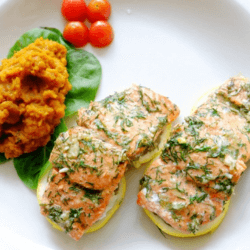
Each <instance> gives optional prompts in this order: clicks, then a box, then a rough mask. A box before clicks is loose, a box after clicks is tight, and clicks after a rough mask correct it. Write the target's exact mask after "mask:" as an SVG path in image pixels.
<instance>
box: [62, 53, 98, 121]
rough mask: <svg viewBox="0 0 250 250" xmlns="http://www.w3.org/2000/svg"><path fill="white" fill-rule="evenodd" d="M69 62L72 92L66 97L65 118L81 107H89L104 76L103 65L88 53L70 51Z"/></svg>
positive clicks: (68, 54)
mask: <svg viewBox="0 0 250 250" xmlns="http://www.w3.org/2000/svg"><path fill="white" fill-rule="evenodd" d="M67 62H68V65H67V69H68V72H69V81H70V82H71V84H72V90H71V91H69V93H68V95H67V97H66V101H65V104H66V107H67V108H66V111H65V116H69V115H71V114H73V113H75V112H76V111H77V110H78V109H79V108H81V107H88V105H89V103H90V102H91V101H92V100H94V99H95V96H96V93H97V90H98V87H99V84H100V82H101V75H102V68H101V64H100V63H99V61H98V60H97V59H96V57H95V56H93V55H92V54H91V53H89V52H87V51H84V50H69V51H68V53H67Z"/></svg>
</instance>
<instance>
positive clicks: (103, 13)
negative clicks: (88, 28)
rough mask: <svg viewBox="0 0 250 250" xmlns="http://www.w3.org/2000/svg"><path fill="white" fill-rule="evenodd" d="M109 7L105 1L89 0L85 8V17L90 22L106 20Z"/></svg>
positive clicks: (108, 14) (109, 10)
mask: <svg viewBox="0 0 250 250" xmlns="http://www.w3.org/2000/svg"><path fill="white" fill-rule="evenodd" d="M110 12H111V5H110V3H109V2H108V1H107V0H91V1H90V3H89V5H88V8H87V17H88V19H89V21H90V22H92V23H93V22H96V21H100V20H108V19H109V16H110Z"/></svg>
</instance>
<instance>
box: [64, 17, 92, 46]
mask: <svg viewBox="0 0 250 250" xmlns="http://www.w3.org/2000/svg"><path fill="white" fill-rule="evenodd" d="M88 36H89V30H88V27H87V26H86V25H85V24H84V23H82V22H79V21H76V22H69V23H68V24H67V25H66V26H65V28H64V31H63V37H64V38H65V40H67V41H68V42H70V43H72V44H73V45H74V46H75V47H77V48H79V47H83V46H85V45H86V44H87V43H88V41H89V39H88Z"/></svg>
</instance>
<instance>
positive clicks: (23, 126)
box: [0, 38, 71, 158]
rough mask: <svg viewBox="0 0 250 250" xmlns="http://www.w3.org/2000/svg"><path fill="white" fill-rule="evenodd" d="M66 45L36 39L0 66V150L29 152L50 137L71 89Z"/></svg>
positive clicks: (11, 154)
mask: <svg viewBox="0 0 250 250" xmlns="http://www.w3.org/2000/svg"><path fill="white" fill-rule="evenodd" d="M66 53H67V50H66V48H65V47H64V46H63V45H61V44H59V43H57V42H54V41H50V40H47V39H43V38H39V39H37V40H36V41H35V42H34V43H32V44H30V45H29V46H27V47H26V48H24V49H22V50H20V51H19V52H16V53H15V54H14V56H13V57H12V58H10V59H4V60H2V65H1V66H0V152H2V153H5V156H6V158H13V157H18V156H20V155H21V154H23V153H29V152H32V151H34V150H36V149H37V148H38V147H40V146H45V145H46V144H47V142H48V141H49V140H50V135H51V133H53V131H54V128H55V126H56V125H58V124H59V123H60V119H61V118H62V117H63V116H64V111H65V105H64V100H65V95H66V94H67V93H68V91H69V90H70V89H71V85H70V83H69V81H68V72H67V69H66V67H65V66H66V64H67V61H66Z"/></svg>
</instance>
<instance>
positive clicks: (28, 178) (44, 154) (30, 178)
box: [13, 120, 67, 189]
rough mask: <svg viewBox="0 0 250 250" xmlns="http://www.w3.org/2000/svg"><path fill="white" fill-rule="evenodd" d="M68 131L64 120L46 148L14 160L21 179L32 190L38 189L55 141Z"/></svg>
mask: <svg viewBox="0 0 250 250" xmlns="http://www.w3.org/2000/svg"><path fill="white" fill-rule="evenodd" d="M66 130H67V126H66V124H65V121H64V120H62V121H61V123H60V124H59V125H58V126H57V127H56V128H55V131H54V133H53V135H52V136H51V140H50V141H49V142H48V144H47V145H46V146H45V147H40V148H38V149H37V150H36V151H34V152H32V153H28V154H23V155H21V156H19V157H18V158H15V159H14V160H13V162H14V166H15V169H16V171H17V174H18V176H19V178H20V179H21V180H22V181H23V182H24V184H25V185H26V186H27V187H29V188H31V189H36V188H37V183H38V179H39V176H40V171H41V170H42V169H43V167H44V165H45V164H46V163H47V161H48V159H49V156H50V153H51V151H52V148H53V146H54V141H55V140H56V138H57V137H58V135H59V134H60V133H61V132H64V131H66Z"/></svg>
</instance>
